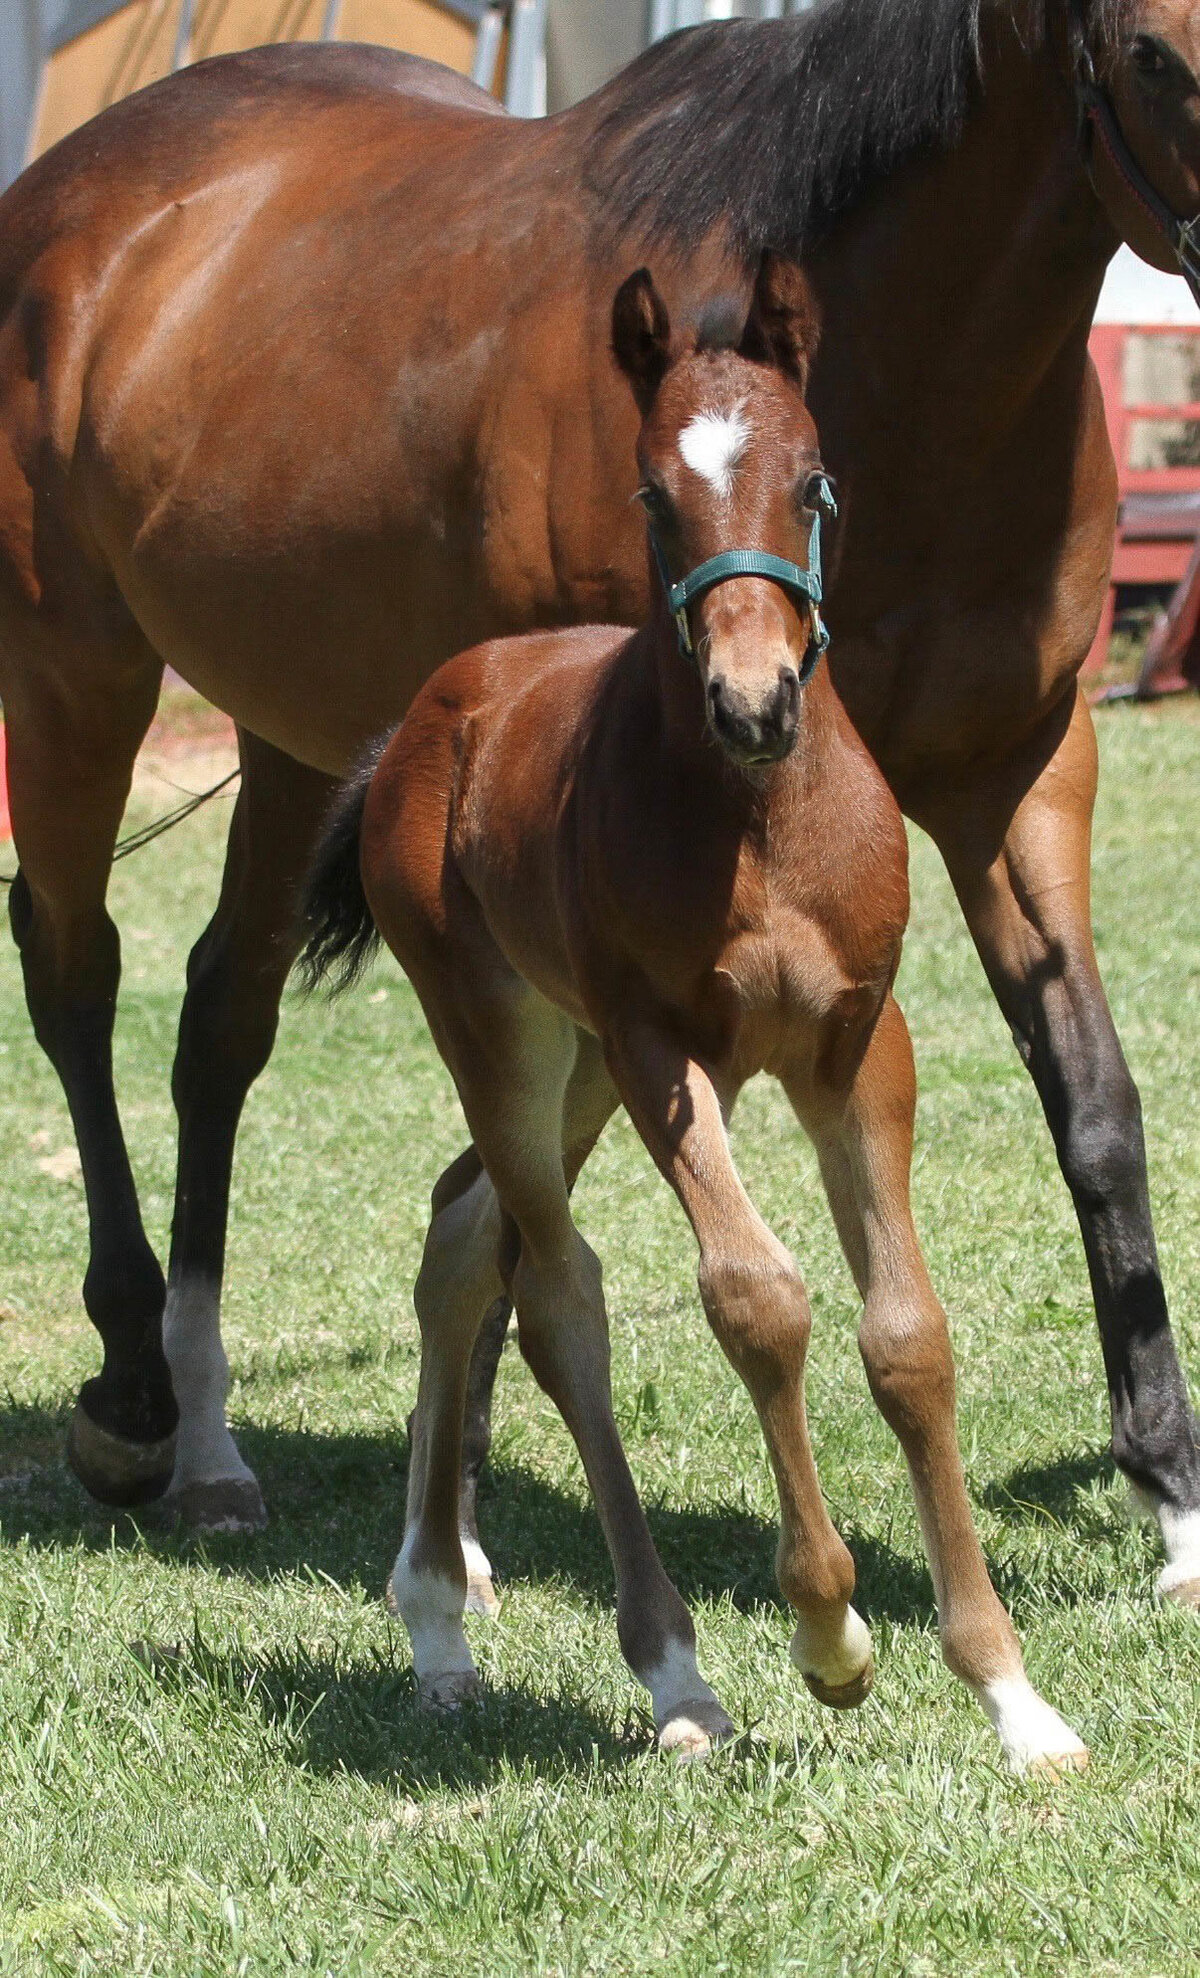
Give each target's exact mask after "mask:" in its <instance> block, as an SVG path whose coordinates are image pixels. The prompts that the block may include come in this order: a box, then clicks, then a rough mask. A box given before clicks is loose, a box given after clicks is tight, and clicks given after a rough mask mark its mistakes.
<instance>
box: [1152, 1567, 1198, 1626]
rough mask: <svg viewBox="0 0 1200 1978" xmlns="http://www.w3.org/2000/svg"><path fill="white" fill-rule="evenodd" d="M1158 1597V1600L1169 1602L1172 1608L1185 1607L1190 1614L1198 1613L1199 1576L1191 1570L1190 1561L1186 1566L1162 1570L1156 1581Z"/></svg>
mask: <svg viewBox="0 0 1200 1978" xmlns="http://www.w3.org/2000/svg"><path fill="white" fill-rule="evenodd" d="M1176 1575H1178V1577H1176ZM1158 1596H1159V1599H1160V1600H1169V1601H1170V1603H1171V1605H1172V1607H1186V1608H1188V1609H1190V1611H1191V1612H1192V1613H1197V1612H1200V1574H1198V1573H1195V1572H1194V1571H1193V1570H1192V1562H1191V1561H1190V1560H1189V1561H1188V1563H1187V1565H1186V1566H1175V1567H1171V1566H1167V1567H1165V1568H1164V1569H1163V1571H1162V1572H1161V1573H1160V1574H1159V1579H1158Z"/></svg>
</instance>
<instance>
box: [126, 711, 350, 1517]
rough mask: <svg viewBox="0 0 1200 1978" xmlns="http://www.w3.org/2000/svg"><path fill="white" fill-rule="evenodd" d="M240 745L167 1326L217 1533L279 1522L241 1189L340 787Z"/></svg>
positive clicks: (196, 987)
mask: <svg viewBox="0 0 1200 1978" xmlns="http://www.w3.org/2000/svg"><path fill="white" fill-rule="evenodd" d="M240 744H241V758H242V784H241V789H240V790H239V792H238V798H237V803H236V805H235V807H234V812H233V819H232V822H231V824H230V828H229V846H228V850H227V853H226V859H225V872H224V876H223V878H222V882H221V897H220V900H219V902H218V905H217V910H216V913H215V914H214V915H213V918H212V920H211V921H210V922H209V924H208V926H207V928H206V929H205V931H204V933H203V934H202V935H201V937H200V939H199V941H198V942H197V943H196V946H195V947H194V948H193V950H192V953H191V956H190V958H189V960H188V986H187V994H186V996H185V998H184V1004H183V1011H182V1015H181V1017H180V1023H179V1046H178V1050H177V1052H176V1057H175V1070H174V1075H173V1080H172V1090H173V1092H174V1097H175V1108H176V1112H177V1113H178V1116H179V1171H178V1180H177V1186H176V1194H175V1220H174V1225H173V1229H172V1235H171V1261H170V1269H169V1273H168V1282H167V1305H166V1316H165V1319H164V1324H163V1338H164V1344H165V1347H166V1354H167V1359H168V1361H169V1362H170V1367H171V1377H172V1380H173V1382H174V1387H175V1397H176V1400H177V1401H178V1404H179V1433H178V1442H177V1448H176V1456H175V1468H174V1474H173V1476H172V1478H171V1498H172V1501H173V1503H174V1504H175V1506H176V1508H177V1510H178V1513H179V1515H180V1516H181V1517H182V1518H183V1519H184V1521H185V1522H186V1523H188V1524H190V1525H192V1526H194V1527H197V1528H200V1529H204V1530H209V1531H214V1530H216V1531H232V1530H251V1529H253V1528H254V1527H256V1526H259V1525H262V1524H264V1523H265V1522H266V1510H265V1507H264V1505H263V1500H262V1494H261V1492H260V1490H259V1487H258V1483H257V1481H256V1479H255V1477H254V1475H253V1472H252V1471H251V1470H250V1469H249V1468H248V1466H247V1465H246V1464H245V1463H244V1462H243V1461H242V1458H241V1456H240V1455H239V1454H238V1450H237V1445H236V1444H235V1442H234V1440H233V1437H232V1436H231V1435H230V1433H229V1429H228V1427H227V1426H226V1421H225V1397H226V1393H227V1391H228V1386H229V1362H228V1360H227V1359H226V1357H225V1349H224V1346H223V1345H222V1342H221V1279H222V1274H223V1271H224V1265H225V1229H226V1221H227V1217H228V1211H229V1184H230V1174H231V1171H232V1167H233V1149H234V1140H235V1138H236V1135H237V1129H238V1121H239V1120H240V1118H241V1113H242V1106H243V1104H244V1102H245V1098H246V1094H247V1092H248V1091H249V1089H250V1086H251V1084H252V1083H253V1081H254V1080H255V1079H256V1078H257V1076H258V1074H259V1073H260V1071H261V1070H262V1069H263V1067H264V1065H265V1064H266V1062H267V1060H268V1058H269V1057H270V1055H271V1047H272V1045H273V1044H274V1041H275V1030H276V1025H277V1023H278V1018H279V1001H280V997H281V995H282V993H283V987H284V983H285V982H286V980H287V975H288V970H289V969H290V967H291V965H292V962H293V960H294V959H295V955H296V950H297V945H298V942H297V934H296V928H295V901H296V890H297V887H298V885H299V882H300V880H301V878H302V877H303V874H304V871H305V869H306V866H307V862H308V859H309V856H310V854H311V851H312V847H313V844H314V842H315V839H316V835H317V832H318V829H319V827H320V824H321V821H322V819H323V817H324V814H325V811H326V809H327V807H328V803H329V796H330V792H331V790H332V788H333V784H332V781H331V779H330V778H329V777H327V776H324V775H322V774H321V773H320V772H319V771H318V770H315V769H309V768H306V767H305V766H304V765H303V764H302V763H298V762H295V761H293V759H292V758H291V757H290V756H286V755H283V754H281V753H280V751H279V750H278V749H275V748H272V747H271V746H270V745H269V744H268V743H266V742H263V741H260V740H259V739H258V738H257V737H256V736H253V735H249V734H246V733H244V732H243V733H242V735H241V737H240Z"/></svg>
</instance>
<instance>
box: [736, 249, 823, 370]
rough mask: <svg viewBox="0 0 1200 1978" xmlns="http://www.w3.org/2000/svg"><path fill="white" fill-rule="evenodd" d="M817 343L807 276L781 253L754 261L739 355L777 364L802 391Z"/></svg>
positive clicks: (817, 328) (814, 309)
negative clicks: (755, 275)
mask: <svg viewBox="0 0 1200 1978" xmlns="http://www.w3.org/2000/svg"><path fill="white" fill-rule="evenodd" d="M820 340H821V325H820V319H819V317H818V314H817V303H816V297H815V296H814V295H813V292H812V289H811V287H810V286H809V281H808V277H807V275H805V274H804V273H803V272H802V270H801V269H799V268H798V267H797V266H796V263H795V262H794V261H789V260H788V259H787V257H786V255H783V254H775V253H773V252H772V251H771V249H770V248H768V249H767V252H766V253H765V254H764V255H763V258H762V260H761V262H760V263H759V268H758V279H757V280H756V282H755V284H754V300H753V301H752V303H751V304H750V314H749V316H748V317H747V319H746V327H745V329H744V330H743V331H742V342H741V352H740V354H741V355H742V356H743V357H752V358H755V359H757V360H758V362H760V363H767V364H775V365H778V367H779V369H780V370H781V371H786V372H787V374H788V376H789V377H791V378H794V379H795V380H796V383H797V384H798V385H799V387H800V389H801V391H804V390H806V389H807V386H808V373H809V367H810V366H811V364H812V361H813V358H814V357H815V356H816V354H817V345H818V343H819V342H820Z"/></svg>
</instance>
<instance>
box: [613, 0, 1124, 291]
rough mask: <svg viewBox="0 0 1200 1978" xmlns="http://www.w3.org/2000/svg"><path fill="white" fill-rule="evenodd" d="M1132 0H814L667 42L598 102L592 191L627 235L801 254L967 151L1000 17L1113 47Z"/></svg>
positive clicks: (1032, 34)
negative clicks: (914, 165)
mask: <svg viewBox="0 0 1200 1978" xmlns="http://www.w3.org/2000/svg"><path fill="white" fill-rule="evenodd" d="M1126 4H1127V0H818V5H817V6H816V7H815V8H814V9H813V10H812V11H811V12H808V13H804V14H802V15H800V16H798V17H794V18H792V19H788V20H776V21H739V20H733V21H720V22H713V23H712V24H711V25H709V26H707V27H699V28H692V29H690V30H688V31H686V32H685V33H683V34H678V35H672V36H670V37H669V38H668V39H667V40H665V41H660V42H659V43H657V44H656V46H654V47H653V48H651V49H650V50H649V51H648V53H647V54H645V55H643V56H642V57H641V58H640V59H639V60H638V61H636V62H634V63H633V64H632V65H631V66H630V67H629V68H627V69H625V70H624V71H623V72H622V73H621V74H620V75H619V76H617V77H616V78H615V80H614V81H613V82H612V83H610V84H609V85H608V87H607V88H606V89H605V90H603V91H602V92H601V93H600V95H599V96H598V97H596V98H594V99H593V108H594V111H595V115H596V123H595V127H594V137H593V142H592V145H590V146H589V147H588V149H589V157H588V164H587V171H588V177H589V180H590V183H591V186H592V190H593V191H594V192H595V193H596V194H597V195H598V197H599V201H600V206H601V210H602V213H603V215H604V217H605V219H606V221H607V222H608V224H609V225H611V226H614V227H615V228H617V229H621V228H624V227H625V226H628V225H631V224H635V223H636V224H637V225H639V226H641V227H643V228H646V229H648V231H649V233H650V235H651V236H652V237H653V238H656V239H658V240H660V241H662V242H664V243H671V244H674V245H677V246H680V247H682V248H684V249H689V248H694V247H696V246H697V245H698V244H699V242H700V241H701V240H703V239H704V237H705V236H706V235H707V234H709V233H711V232H712V231H713V230H714V229H716V228H718V227H720V226H722V225H723V226H725V227H726V228H727V229H728V231H729V235H730V238H731V240H732V243H733V245H734V246H735V247H736V248H737V249H738V250H739V251H740V252H741V253H742V254H743V255H745V256H746V257H747V259H750V258H751V257H753V256H755V255H757V254H758V253H759V252H760V251H761V250H762V248H763V247H765V246H771V247H775V248H778V249H780V250H782V251H784V252H787V253H792V254H800V253H803V252H805V251H806V250H808V249H810V248H811V247H812V246H813V245H814V244H815V243H816V242H817V241H818V240H819V239H820V238H821V236H822V235H823V234H824V233H826V232H827V231H828V229H829V228H830V227H831V226H832V225H833V224H834V222H835V221H836V220H837V219H838V218H839V217H840V216H841V215H842V214H843V213H844V212H846V211H847V210H848V209H849V208H850V207H852V206H854V205H856V204H857V203H858V202H859V201H860V200H861V199H862V198H864V197H865V196H866V194H867V193H869V192H870V191H871V190H872V188H873V187H874V186H876V185H877V184H878V183H879V182H880V180H881V179H883V178H885V177H886V176H887V174H888V173H889V172H891V171H894V170H895V169H896V167H897V166H899V165H901V164H903V163H904V162H905V161H906V160H907V159H909V158H912V157H914V156H916V155H918V154H920V153H922V152H933V151H940V150H948V149H950V148H952V147H953V146H954V145H955V144H956V143H957V142H958V140H959V138H960V137H961V135H962V130H963V125H964V123H965V120H966V118H967V115H968V112H969V110H970V107H971V102H972V98H973V94H974V91H975V89H976V87H977V85H978V83H979V81H980V76H981V57H980V26H981V19H982V17H984V16H985V14H986V13H987V12H988V11H989V10H991V9H995V8H1000V9H1003V10H1004V11H1007V12H1008V13H1010V14H1011V15H1012V16H1013V18H1014V20H1015V21H1016V22H1017V23H1018V24H1019V26H1020V27H1021V29H1022V32H1023V33H1024V34H1025V36H1026V39H1027V40H1033V41H1040V40H1041V39H1042V38H1043V37H1044V36H1045V34H1046V32H1047V29H1048V28H1049V27H1050V26H1052V25H1053V24H1054V23H1055V22H1056V21H1057V22H1059V23H1062V22H1063V21H1064V19H1065V21H1066V23H1067V24H1068V27H1069V31H1070V32H1071V34H1072V36H1073V37H1086V39H1087V41H1088V43H1089V45H1091V46H1092V47H1093V48H1094V49H1096V50H1097V51H1101V50H1103V49H1104V48H1105V47H1107V46H1110V45H1111V44H1112V42H1113V41H1114V40H1115V38H1116V35H1117V32H1118V30H1119V27H1120V22H1121V17H1122V14H1123V12H1124V9H1125V6H1126Z"/></svg>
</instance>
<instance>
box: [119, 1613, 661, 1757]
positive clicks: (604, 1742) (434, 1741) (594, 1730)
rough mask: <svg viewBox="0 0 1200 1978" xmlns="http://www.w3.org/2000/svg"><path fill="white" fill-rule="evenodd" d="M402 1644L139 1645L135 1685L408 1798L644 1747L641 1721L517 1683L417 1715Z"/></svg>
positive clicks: (644, 1718)
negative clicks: (240, 1649) (282, 1648)
mask: <svg viewBox="0 0 1200 1978" xmlns="http://www.w3.org/2000/svg"><path fill="white" fill-rule="evenodd" d="M406 1657H407V1643H406V1642H404V1641H403V1637H402V1633H401V1631H399V1630H397V1635H396V1640H395V1643H394V1645H393V1651H392V1652H389V1651H380V1652H376V1653H375V1654H374V1655H373V1656H372V1657H371V1658H370V1660H369V1661H368V1662H367V1664H366V1665H365V1666H364V1664H363V1663H362V1662H350V1661H346V1660H343V1659H342V1658H341V1657H340V1656H338V1655H337V1654H336V1652H335V1653H334V1654H332V1655H329V1656H320V1655H313V1654H311V1653H310V1652H309V1651H308V1650H307V1649H306V1648H305V1647H304V1646H303V1644H300V1645H298V1646H297V1648H296V1650H295V1651H294V1652H293V1653H290V1654H288V1653H281V1652H279V1651H275V1652H273V1653H270V1654H266V1655H263V1656H254V1655H247V1654H244V1653H234V1654H227V1653H224V1652H222V1651H219V1650H215V1649H213V1648H212V1647H210V1646H209V1645H208V1644H207V1643H206V1642H204V1641H203V1640H202V1639H200V1638H197V1639H195V1640H193V1641H192V1642H190V1643H188V1644H186V1645H183V1644H181V1645H180V1646H179V1647H178V1648H174V1649H167V1650H163V1649H157V1650H147V1648H146V1645H145V1644H139V1646H138V1650H137V1660H138V1661H139V1662H140V1663H141V1665H142V1669H143V1672H144V1677H143V1679H144V1680H145V1681H146V1682H147V1683H150V1684H153V1685H155V1686H156V1687H158V1688H160V1689H162V1690H164V1691H167V1692H168V1693H171V1692H173V1693H175V1694H177V1695H179V1696H181V1697H183V1698H187V1697H189V1696H191V1697H195V1696H198V1695H201V1694H206V1695H207V1696H208V1697H209V1698H211V1699H213V1700H215V1702H216V1703H217V1706H218V1708H219V1710H220V1711H221V1712H222V1713H228V1714H231V1715H236V1714H237V1713H239V1712H245V1711H253V1712H254V1713H256V1714H257V1715H258V1716H260V1717H261V1718H262V1719H263V1720H264V1721H265V1722H266V1723H268V1724H271V1725H274V1726H275V1727H276V1728H277V1729H278V1730H279V1731H280V1733H281V1734H282V1736H283V1738H284V1741H285V1744H286V1746H287V1748H288V1751H289V1755H290V1756H291V1757H292V1758H293V1759H294V1760H295V1762H296V1763H298V1764H303V1765H304V1766H305V1767H306V1768H308V1769H310V1770H313V1771H317V1772H324V1773H334V1772H336V1773H343V1772H348V1773H350V1774H351V1775H352V1776H354V1777H356V1778H361V1779H368V1780H385V1781H386V1782H387V1783H388V1785H389V1786H391V1787H393V1788H398V1789H399V1790H400V1791H402V1792H404V1791H406V1792H410V1793H414V1794H415V1793H427V1792H429V1791H431V1790H435V1789H437V1788H439V1787H440V1788H447V1787H448V1788H449V1789H450V1790H451V1791H454V1792H464V1791H468V1792H469V1791H470V1790H472V1789H473V1788H474V1789H476V1790H478V1789H479V1788H481V1787H485V1786H487V1785H489V1784H491V1783H492V1782H493V1781H494V1779H495V1778H496V1776H497V1774H498V1773H500V1772H501V1771H502V1770H504V1769H505V1768H507V1767H510V1766H511V1767H515V1768H517V1769H519V1770H521V1771H523V1772H526V1773H531V1774H533V1775H535V1776H536V1777H538V1778H541V1779H548V1780H556V1779H562V1778H566V1777H568V1776H576V1777H577V1776H578V1775H579V1774H580V1773H584V1772H608V1773H612V1772H617V1771H620V1770H621V1769H622V1768H623V1767H624V1766H626V1765H627V1764H628V1763H629V1761H630V1760H631V1759H633V1758H637V1757H638V1756H640V1755H641V1754H643V1753H645V1752H646V1751H648V1750H649V1749H650V1748H651V1746H652V1744H653V1738H654V1730H653V1725H652V1723H651V1721H650V1718H649V1716H648V1715H635V1714H633V1713H631V1714H630V1715H629V1716H628V1717H627V1718H626V1720H625V1722H624V1723H623V1724H622V1725H621V1727H620V1729H619V1730H618V1729H615V1728H614V1726H613V1724H612V1723H611V1722H610V1721H608V1720H606V1719H605V1718H603V1717H600V1716H598V1715H596V1714H595V1713H594V1712H593V1711H591V1710H590V1709H589V1708H588V1707H587V1705H586V1704H585V1703H580V1702H578V1701H577V1700H575V1699H568V1698H564V1697H558V1696H539V1695H535V1694H534V1693H533V1692H531V1691H529V1690H526V1689H522V1688H504V1689H491V1688H487V1689H485V1691H484V1693H483V1695H482V1696H481V1698H480V1699H479V1701H478V1702H477V1703H472V1704H468V1705H466V1706H465V1707H464V1708H463V1709H462V1710H460V1711H459V1712H457V1713H456V1714H455V1715H454V1716H453V1717H445V1716H439V1715H435V1714H432V1713H430V1712H427V1711H423V1710H421V1709H420V1708H419V1707H418V1705H417V1700H416V1687H415V1684H414V1682H413V1677H412V1672H411V1670H409V1669H408V1668H407V1667H406V1666H405V1662H406Z"/></svg>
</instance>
